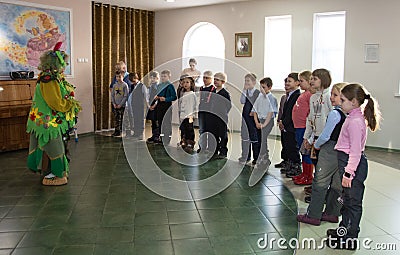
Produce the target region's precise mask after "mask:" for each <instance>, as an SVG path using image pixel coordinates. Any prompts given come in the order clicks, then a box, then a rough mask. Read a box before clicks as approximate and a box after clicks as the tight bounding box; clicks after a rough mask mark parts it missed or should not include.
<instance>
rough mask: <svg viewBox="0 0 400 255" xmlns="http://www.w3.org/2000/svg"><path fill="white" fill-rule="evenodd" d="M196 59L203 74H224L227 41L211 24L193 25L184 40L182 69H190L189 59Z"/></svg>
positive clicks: (200, 23)
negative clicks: (209, 72)
mask: <svg viewBox="0 0 400 255" xmlns="http://www.w3.org/2000/svg"><path fill="white" fill-rule="evenodd" d="M190 58H195V59H196V61H197V67H196V68H197V69H198V70H200V71H201V72H204V71H205V70H211V71H213V72H223V71H224V64H225V39H224V36H223V35H222V32H221V30H219V28H218V27H217V26H215V25H214V24H212V23H209V22H199V23H197V24H195V25H193V26H192V27H191V28H190V29H189V30H188V31H187V32H186V35H185V38H184V39H183V47H182V69H184V68H187V67H189V59H190Z"/></svg>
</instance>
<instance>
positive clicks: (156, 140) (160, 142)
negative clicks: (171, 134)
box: [153, 138, 162, 144]
mask: <svg viewBox="0 0 400 255" xmlns="http://www.w3.org/2000/svg"><path fill="white" fill-rule="evenodd" d="M153 143H155V144H162V141H161V139H160V138H154V140H153Z"/></svg>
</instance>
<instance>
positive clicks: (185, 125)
mask: <svg viewBox="0 0 400 255" xmlns="http://www.w3.org/2000/svg"><path fill="white" fill-rule="evenodd" d="M179 130H180V131H181V139H186V140H192V141H194V128H193V122H192V123H189V118H186V119H184V120H183V121H182V123H181V125H180V126H179Z"/></svg>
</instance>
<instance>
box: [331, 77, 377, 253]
mask: <svg viewBox="0 0 400 255" xmlns="http://www.w3.org/2000/svg"><path fill="white" fill-rule="evenodd" d="M340 98H341V101H342V106H341V107H342V111H343V112H344V113H346V114H347V115H348V116H347V118H346V120H345V122H344V124H343V126H342V129H341V131H340V135H339V138H338V141H337V144H336V146H335V149H336V150H337V151H338V168H339V173H340V176H341V178H342V186H343V207H342V221H341V222H340V224H339V228H338V229H329V230H328V231H327V235H328V237H334V239H333V240H334V241H333V242H328V246H330V247H331V248H336V249H348V250H355V249H357V248H358V247H357V243H358V242H355V241H351V240H354V239H356V238H358V233H359V232H360V221H361V215H362V201H363V196H364V189H365V186H364V181H365V179H366V178H367V173H368V162H367V158H366V156H365V154H364V150H365V143H366V140H367V127H368V128H370V129H371V131H376V130H377V129H378V128H379V122H380V120H381V114H380V111H379V109H378V103H377V101H376V100H375V99H374V98H373V97H372V96H371V95H370V94H369V93H368V92H367V90H366V89H365V88H364V87H363V86H362V85H361V84H357V83H354V84H349V85H347V86H345V87H344V88H343V89H342V91H341V95H340ZM344 228H345V229H346V231H344V232H345V235H343V232H342V231H343V230H344ZM338 230H340V231H338ZM338 232H340V233H341V234H339V235H338ZM349 239H350V240H349Z"/></svg>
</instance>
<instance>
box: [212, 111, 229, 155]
mask: <svg viewBox="0 0 400 255" xmlns="http://www.w3.org/2000/svg"><path fill="white" fill-rule="evenodd" d="M213 118H214V121H213V123H214V128H213V131H212V133H213V134H214V136H215V139H216V140H217V148H216V150H215V153H218V152H219V154H220V155H223V156H227V155H228V146H227V145H228V127H227V121H226V122H225V121H224V120H222V119H221V118H220V117H218V116H217V115H213Z"/></svg>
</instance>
